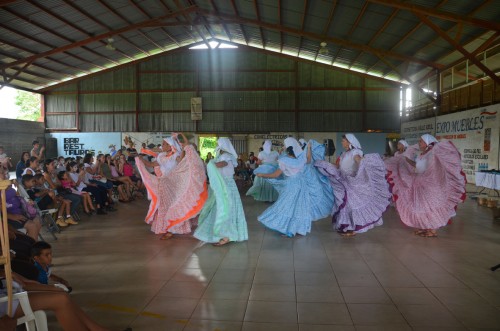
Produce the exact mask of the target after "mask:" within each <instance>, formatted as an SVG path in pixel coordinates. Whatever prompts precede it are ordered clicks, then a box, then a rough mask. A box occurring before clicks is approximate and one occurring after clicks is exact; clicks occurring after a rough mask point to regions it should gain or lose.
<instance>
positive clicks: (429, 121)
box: [401, 117, 436, 145]
mask: <svg viewBox="0 0 500 331" xmlns="http://www.w3.org/2000/svg"><path fill="white" fill-rule="evenodd" d="M435 123H436V119H435V118H434V117H432V118H426V119H423V120H418V121H412V122H405V123H402V124H401V138H403V139H405V140H406V141H407V142H408V144H410V145H414V144H416V143H418V141H419V140H420V137H421V136H422V135H424V134H426V133H429V134H432V135H434V134H435V128H434V125H435Z"/></svg>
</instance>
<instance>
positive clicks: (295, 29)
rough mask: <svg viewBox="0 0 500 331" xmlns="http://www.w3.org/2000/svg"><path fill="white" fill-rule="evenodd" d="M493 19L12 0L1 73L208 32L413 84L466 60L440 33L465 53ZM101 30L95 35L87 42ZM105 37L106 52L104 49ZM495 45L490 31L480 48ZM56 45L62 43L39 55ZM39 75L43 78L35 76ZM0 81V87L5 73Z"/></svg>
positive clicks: (47, 80)
mask: <svg viewBox="0 0 500 331" xmlns="http://www.w3.org/2000/svg"><path fill="white" fill-rule="evenodd" d="M233 3H234V7H233ZM305 4H306V5H305ZM179 6H180V7H179ZM189 6H193V7H195V8H194V9H193V11H192V12H190V13H186V14H177V16H174V17H171V18H168V19H163V20H161V21H153V19H155V18H159V17H162V16H164V15H167V13H168V12H176V11H179V10H182V9H185V8H187V7H189ZM419 15H424V16H425V17H426V18H428V19H429V22H430V23H429V24H431V25H428V22H427V21H424V20H422V19H421V17H420V16H419ZM147 22H149V23H151V24H157V23H160V22H162V23H164V25H163V26H151V25H148V24H146V23H147ZM499 22H500V6H498V2H497V1H488V0H476V1H462V0H448V1H442V0H408V1H398V0H393V1H387V2H385V1H381V0H368V1H365V0H350V1H342V0H340V1H305V2H298V1H278V0H266V1H264V0H255V1H247V0H234V1H232V2H228V1H225V0H190V1H187V0H184V1H178V2H176V1H165V0H161V1H160V0H140V1H138V0H136V1H134V2H130V1H127V0H99V1H98V0H79V1H67V0H32V2H31V1H30V2H28V1H24V0H19V1H16V2H13V3H10V4H7V5H0V70H2V69H7V68H8V66H14V67H16V68H22V67H23V66H24V65H25V64H26V62H23V61H24V59H31V57H32V56H33V55H35V58H34V60H32V62H31V63H32V64H31V65H30V66H28V67H27V69H26V70H27V71H26V72H22V73H21V74H19V75H18V76H17V78H18V79H15V78H14V79H12V80H11V79H10V77H7V82H8V83H9V84H11V85H14V86H18V87H24V88H29V89H40V88H42V87H44V86H48V85H51V84H55V83H57V82H59V81H61V80H63V79H65V78H67V77H68V76H71V75H74V74H78V73H84V72H93V71H95V70H102V69H103V68H110V67H113V66H116V65H118V64H122V63H126V62H129V61H133V60H135V59H139V58H143V57H146V56H149V55H153V54H157V53H158V52H160V51H162V50H172V49H175V48H178V47H184V46H189V45H191V44H193V43H197V42H201V41H203V38H206V39H209V38H211V36H210V33H209V31H210V32H211V33H213V34H214V36H215V37H217V38H219V39H222V40H227V41H229V39H230V40H231V41H232V42H234V43H236V44H244V45H250V46H253V47H258V48H262V47H264V48H265V49H266V50H268V51H274V52H276V51H277V52H283V53H284V54H288V55H293V56H299V57H302V58H305V59H310V60H311V61H318V62H320V63H327V64H331V65H332V64H333V65H334V66H336V65H338V66H341V67H347V68H351V69H353V70H356V71H360V70H365V71H366V74H368V75H385V77H390V78H391V79H395V80H398V81H401V82H404V83H408V81H407V78H406V77H404V76H405V73H404V71H405V68H411V71H410V78H411V80H412V81H414V80H417V79H419V77H423V76H424V75H425V74H426V73H427V72H429V71H431V70H432V71H434V70H435V69H438V70H444V69H446V68H447V66H449V65H451V64H453V63H455V62H456V61H459V60H462V61H465V58H466V56H465V55H464V54H462V53H460V51H459V50H457V47H456V46H457V45H455V44H453V43H450V41H449V40H448V39H446V38H444V37H446V36H449V38H451V39H452V40H456V42H457V44H458V45H460V46H463V47H464V48H465V49H467V50H468V51H469V52H473V51H475V50H476V49H477V48H478V47H480V46H481V45H482V44H483V43H484V42H486V41H487V40H488V38H489V37H490V36H491V35H492V34H494V33H497V32H498V31H499V30H500V29H499V28H498V27H499V25H500V23H499ZM134 24H143V25H142V26H140V27H139V26H134ZM2 25H3V26H2ZM432 25H434V26H432ZM436 27H437V29H439V30H440V31H439V33H438V32H436V31H435V30H434V29H435V28H436ZM119 29H122V31H121V32H120V31H117V30H119ZM139 29H140V30H139ZM227 31H229V34H228V33H227ZM105 33H108V34H107V35H104V36H103V38H101V39H99V40H94V41H91V42H86V40H89V38H92V37H94V36H96V35H97V36H99V35H103V34H105ZM110 37H111V38H113V42H111V44H112V47H114V48H115V49H116V50H114V51H113V50H110V49H108V48H106V45H107V44H109V42H108V38H110ZM2 41H3V42H2ZM322 41H324V42H326V43H327V46H326V48H327V49H328V54H319V52H318V50H319V48H320V46H319V44H320V43H321V42H322ZM499 44H500V41H499V38H496V40H494V41H493V42H491V43H490V45H488V47H486V48H491V47H495V46H497V45H499ZM61 47H68V48H67V49H64V50H65V52H63V50H62V49H61V50H59V51H57V52H56V53H55V54H51V55H49V56H46V55H44V54H43V53H44V52H47V51H51V50H54V49H57V48H61ZM112 47H111V48H112ZM27 61H28V62H29V61H31V60H27ZM497 62H498V58H497V57H493V58H492V59H490V60H489V61H487V62H486V63H487V65H488V66H489V67H491V68H498V67H500V65H499V64H498V63H497ZM9 63H14V64H9ZM40 66H42V67H43V68H40ZM472 67H476V68H473V69H472V70H471V71H470V72H469V74H471V75H472V76H471V79H473V78H474V76H476V77H477V78H481V77H483V76H484V74H483V73H482V71H481V72H480V74H479V75H476V71H474V70H475V69H478V68H477V66H475V65H473V66H472ZM11 72H12V70H11V69H9V70H8V71H7V73H8V74H7V75H9V74H10V73H11ZM37 72H39V73H43V76H44V77H37V78H36V80H35V79H33V73H37ZM0 79H1V80H0V84H2V82H3V79H5V78H4V77H1V78H0ZM23 79H24V81H23ZM30 82H36V84H35V83H30ZM4 83H5V82H4Z"/></svg>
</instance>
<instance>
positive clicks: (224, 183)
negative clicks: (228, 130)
mask: <svg viewBox="0 0 500 331" xmlns="http://www.w3.org/2000/svg"><path fill="white" fill-rule="evenodd" d="M217 145H218V146H217V148H216V150H215V153H216V156H215V159H213V160H210V162H209V163H208V164H207V172H208V177H209V179H210V187H209V192H208V200H207V202H206V203H205V206H204V207H203V209H202V211H201V213H200V217H199V218H198V228H197V229H196V231H195V232H194V237H195V238H197V239H199V240H201V241H205V242H209V243H214V246H223V245H225V244H227V243H229V242H231V241H244V240H248V228H247V222H246V219H245V213H244V212H243V205H242V204H241V198H240V193H239V192H238V188H237V187H236V183H235V182H234V179H233V175H234V168H235V167H236V165H237V161H236V160H237V157H238V154H236V151H235V150H234V147H233V145H232V144H231V141H230V140H229V139H228V138H219V140H218V141H217Z"/></svg>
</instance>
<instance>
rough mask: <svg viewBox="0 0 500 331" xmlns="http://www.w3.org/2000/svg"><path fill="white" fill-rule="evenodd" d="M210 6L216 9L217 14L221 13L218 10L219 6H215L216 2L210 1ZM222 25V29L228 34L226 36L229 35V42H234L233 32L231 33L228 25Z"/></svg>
mask: <svg viewBox="0 0 500 331" xmlns="http://www.w3.org/2000/svg"><path fill="white" fill-rule="evenodd" d="M210 5H212V7H213V8H214V11H215V12H216V13H219V10H218V9H217V6H216V5H215V3H214V0H210ZM221 25H222V28H223V29H224V31H225V32H226V35H227V38H228V39H229V41H231V42H232V41H233V37H232V36H231V32H229V29H228V28H227V26H226V24H221Z"/></svg>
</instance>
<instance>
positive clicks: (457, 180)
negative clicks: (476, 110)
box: [387, 134, 466, 229]
mask: <svg viewBox="0 0 500 331" xmlns="http://www.w3.org/2000/svg"><path fill="white" fill-rule="evenodd" d="M422 139H423V140H424V141H425V143H426V144H427V148H426V150H425V151H423V152H422V153H421V154H418V151H419V148H418V145H414V146H410V147H409V148H408V149H407V150H406V152H405V153H404V156H405V157H408V158H409V159H410V160H414V161H415V162H416V166H415V167H413V166H412V165H410V164H409V163H408V162H407V161H406V158H405V157H398V158H395V159H394V162H389V163H387V170H388V180H389V183H390V184H391V186H392V194H393V198H394V201H395V204H396V209H397V211H398V213H399V216H400V218H401V221H402V222H403V223H404V224H406V225H408V226H410V227H413V228H417V229H438V228H440V227H443V226H445V225H447V224H448V222H449V220H450V218H452V217H453V216H455V215H456V212H455V211H456V208H457V206H458V204H459V203H461V202H463V201H464V200H465V184H466V179H465V174H464V172H463V171H462V165H461V156H460V152H459V151H458V150H457V148H456V147H455V145H453V143H452V142H451V141H442V142H437V140H436V139H435V138H434V137H433V136H431V135H429V134H425V135H423V136H422Z"/></svg>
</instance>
